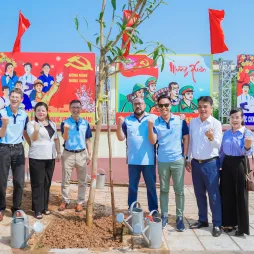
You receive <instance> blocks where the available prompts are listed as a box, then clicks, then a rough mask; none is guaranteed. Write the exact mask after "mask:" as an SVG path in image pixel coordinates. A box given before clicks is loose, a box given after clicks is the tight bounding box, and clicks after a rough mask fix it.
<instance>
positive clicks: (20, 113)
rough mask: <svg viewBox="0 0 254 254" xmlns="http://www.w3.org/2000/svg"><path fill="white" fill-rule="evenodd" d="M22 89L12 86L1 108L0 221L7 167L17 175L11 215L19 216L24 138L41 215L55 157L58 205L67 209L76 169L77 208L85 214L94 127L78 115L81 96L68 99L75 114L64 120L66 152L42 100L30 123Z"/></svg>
mask: <svg viewBox="0 0 254 254" xmlns="http://www.w3.org/2000/svg"><path fill="white" fill-rule="evenodd" d="M22 100H23V92H22V90H21V89H20V88H14V89H13V90H11V92H10V95H9V101H10V104H9V106H7V107H5V108H3V109H1V110H0V221H2V220H3V217H4V211H5V209H6V187H7V179H8V173H9V169H10V168H11V170H12V175H13V187H14V188H13V206H12V207H11V211H12V214H14V213H16V216H20V214H19V212H18V210H20V209H21V201H22V194H23V188H24V177H25V155H24V147H23V138H25V139H26V141H27V143H28V144H29V154H28V157H29V171H30V180H31V189H32V210H33V211H34V216H35V218H37V219H41V218H42V216H43V215H49V214H50V211H49V209H48V203H49V191H50V186H51V180H52V177H53V172H54V168H55V162H56V161H60V160H61V161H62V176H63V179H62V189H61V190H62V197H63V202H62V204H61V205H60V207H59V210H60V211H63V210H64V209H65V208H66V207H67V205H68V204H69V202H70V198H69V186H70V177H71V173H72V170H73V168H74V167H75V168H76V169H77V175H78V181H79V183H78V199H77V204H76V212H81V211H82V209H83V207H82V205H83V204H84V200H85V190H86V176H87V165H88V164H89V163H90V161H91V137H92V133H91V129H90V126H89V123H88V122H87V121H86V120H84V119H82V118H80V117H79V115H80V113H81V110H82V105H81V102H80V101H79V100H73V101H71V102H70V112H71V116H70V117H69V118H67V119H66V120H65V121H63V122H62V124H61V131H62V135H63V139H64V151H63V153H61V149H60V141H59V137H58V133H57V128H56V124H55V123H54V122H53V121H51V120H50V118H49V115H48V105H47V104H46V103H45V102H42V101H41V102H38V103H37V104H36V105H35V107H34V114H35V119H34V120H33V121H29V119H28V115H27V113H26V112H25V111H24V110H23V109H21V108H20V104H21V102H22Z"/></svg>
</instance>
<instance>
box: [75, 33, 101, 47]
mask: <svg viewBox="0 0 254 254" xmlns="http://www.w3.org/2000/svg"><path fill="white" fill-rule="evenodd" d="M77 32H78V33H79V35H80V36H81V38H82V39H83V40H84V41H85V42H86V43H91V42H90V41H88V40H87V39H86V38H85V37H84V36H83V34H82V33H80V31H79V29H77ZM91 46H93V47H95V48H97V49H100V47H98V46H96V45H94V44H92V43H91Z"/></svg>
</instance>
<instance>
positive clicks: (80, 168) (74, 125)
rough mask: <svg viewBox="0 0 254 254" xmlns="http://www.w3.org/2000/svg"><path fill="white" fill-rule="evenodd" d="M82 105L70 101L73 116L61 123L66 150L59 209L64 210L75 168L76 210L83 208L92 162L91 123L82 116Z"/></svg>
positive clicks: (63, 161)
mask: <svg viewBox="0 0 254 254" xmlns="http://www.w3.org/2000/svg"><path fill="white" fill-rule="evenodd" d="M81 110H82V106H81V102H80V101H79V100H73V101H71V102H70V112H71V117H69V118H67V119H66V120H65V121H63V122H62V123H61V131H62V135H63V139H64V141H65V142H64V151H63V154H62V189H61V190H62V198H63V200H62V203H61V205H60V206H59V208H58V211H64V210H65V209H66V208H67V206H68V204H69V203H70V198H69V190H70V178H71V174H72V170H73V168H76V170H77V177H78V199H77V204H76V208H75V211H76V212H81V211H82V210H83V207H82V204H83V203H84V202H85V192H86V187H87V183H86V176H87V165H89V164H90V162H91V151H92V148H91V137H92V132H91V129H90V125H89V123H88V122H87V121H86V120H84V119H82V118H80V117H79V115H80V113H81Z"/></svg>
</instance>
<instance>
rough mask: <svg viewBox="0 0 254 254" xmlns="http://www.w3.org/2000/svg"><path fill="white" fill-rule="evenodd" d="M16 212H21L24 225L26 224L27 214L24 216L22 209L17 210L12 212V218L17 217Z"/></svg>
mask: <svg viewBox="0 0 254 254" xmlns="http://www.w3.org/2000/svg"><path fill="white" fill-rule="evenodd" d="M17 212H20V213H21V215H22V217H23V218H24V224H25V225H28V219H27V216H26V214H25V212H24V211H22V210H17V211H15V212H14V214H13V218H14V219H15V218H17Z"/></svg>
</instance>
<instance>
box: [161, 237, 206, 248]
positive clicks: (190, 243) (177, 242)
mask: <svg viewBox="0 0 254 254" xmlns="http://www.w3.org/2000/svg"><path fill="white" fill-rule="evenodd" d="M165 238H166V240H167V245H168V248H169V250H170V252H171V251H175V250H177V251H188V250H192V251H202V250H204V247H203V245H202V244H201V243H200V241H199V240H198V238H197V237H196V236H182V237H180V236H179V235H174V236H169V235H167V234H165Z"/></svg>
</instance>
